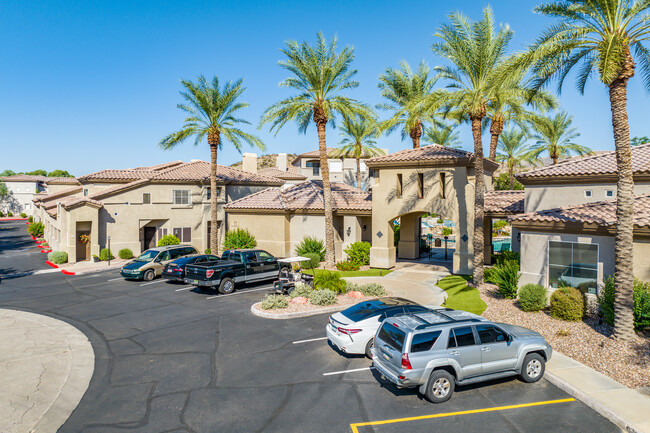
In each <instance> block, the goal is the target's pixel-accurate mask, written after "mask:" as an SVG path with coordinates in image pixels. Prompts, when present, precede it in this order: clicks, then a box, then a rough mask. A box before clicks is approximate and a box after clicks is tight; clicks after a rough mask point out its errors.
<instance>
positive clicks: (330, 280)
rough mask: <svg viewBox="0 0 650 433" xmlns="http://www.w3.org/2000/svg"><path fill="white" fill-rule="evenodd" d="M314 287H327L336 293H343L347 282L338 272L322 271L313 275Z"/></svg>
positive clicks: (320, 288)
mask: <svg viewBox="0 0 650 433" xmlns="http://www.w3.org/2000/svg"><path fill="white" fill-rule="evenodd" d="M314 287H315V288H316V289H318V290H324V289H329V290H332V291H334V292H338V293H345V289H346V287H347V284H346V282H345V280H344V279H342V278H341V275H340V274H339V273H338V272H332V271H323V272H319V273H317V274H316V276H315V277H314Z"/></svg>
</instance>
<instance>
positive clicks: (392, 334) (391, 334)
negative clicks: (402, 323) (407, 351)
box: [378, 323, 406, 353]
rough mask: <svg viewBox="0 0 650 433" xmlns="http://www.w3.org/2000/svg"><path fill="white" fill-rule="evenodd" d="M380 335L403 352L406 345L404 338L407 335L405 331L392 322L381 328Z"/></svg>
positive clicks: (381, 338) (383, 339)
mask: <svg viewBox="0 0 650 433" xmlns="http://www.w3.org/2000/svg"><path fill="white" fill-rule="evenodd" d="M378 337H379V339H380V340H381V341H383V342H384V343H386V344H387V345H389V346H390V347H392V348H393V349H395V350H397V351H398V352H400V353H401V352H402V347H404V338H405V337H406V334H404V331H402V330H400V329H397V328H396V327H395V326H394V325H392V324H390V323H384V325H383V326H382V327H381V329H380V330H379V334H378Z"/></svg>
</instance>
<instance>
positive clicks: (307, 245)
mask: <svg viewBox="0 0 650 433" xmlns="http://www.w3.org/2000/svg"><path fill="white" fill-rule="evenodd" d="M309 253H314V254H318V262H319V263H320V262H322V261H323V260H325V242H323V241H322V240H320V239H318V238H317V237H315V236H305V237H304V238H303V239H302V240H301V241H300V243H299V244H298V245H296V254H298V255H299V256H304V257H307V256H306V254H309Z"/></svg>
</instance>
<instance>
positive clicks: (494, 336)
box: [476, 325, 508, 344]
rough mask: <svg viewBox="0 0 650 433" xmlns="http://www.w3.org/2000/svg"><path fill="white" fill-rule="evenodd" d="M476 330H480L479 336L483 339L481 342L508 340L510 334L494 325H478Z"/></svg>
mask: <svg viewBox="0 0 650 433" xmlns="http://www.w3.org/2000/svg"><path fill="white" fill-rule="evenodd" d="M476 332H478V338H479V339H480V340H481V344H489V343H500V342H502V341H508V334H506V333H505V332H503V331H502V330H500V329H499V328H497V327H496V326H494V325H477V326H476Z"/></svg>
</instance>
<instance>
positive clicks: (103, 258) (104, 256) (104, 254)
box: [99, 248, 115, 262]
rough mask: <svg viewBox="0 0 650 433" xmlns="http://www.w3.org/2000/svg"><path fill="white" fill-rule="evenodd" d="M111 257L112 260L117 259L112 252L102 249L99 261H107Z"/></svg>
mask: <svg viewBox="0 0 650 433" xmlns="http://www.w3.org/2000/svg"><path fill="white" fill-rule="evenodd" d="M109 256H110V258H111V260H113V259H114V258H115V257H114V256H113V253H112V252H111V250H109V249H108V248H102V249H101V251H100V252H99V260H101V261H102V262H105V261H107V260H108V257H109Z"/></svg>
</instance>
